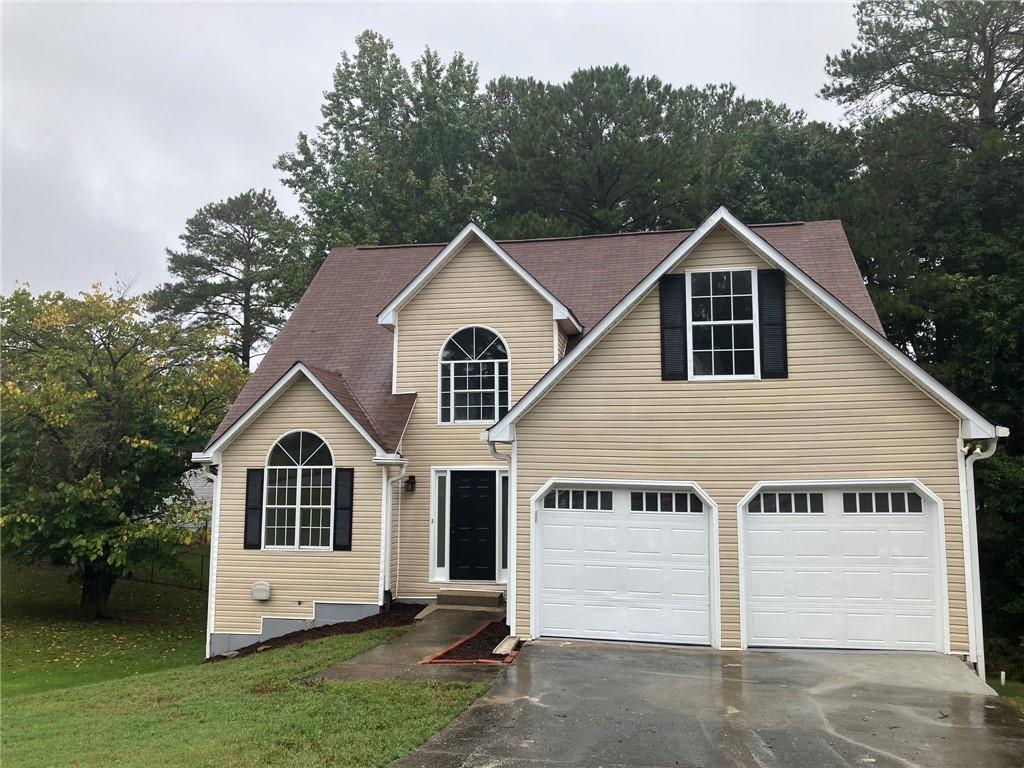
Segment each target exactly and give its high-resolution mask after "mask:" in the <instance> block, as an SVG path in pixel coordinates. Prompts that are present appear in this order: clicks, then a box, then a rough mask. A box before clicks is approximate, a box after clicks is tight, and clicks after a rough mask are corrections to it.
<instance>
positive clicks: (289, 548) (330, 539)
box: [260, 429, 335, 552]
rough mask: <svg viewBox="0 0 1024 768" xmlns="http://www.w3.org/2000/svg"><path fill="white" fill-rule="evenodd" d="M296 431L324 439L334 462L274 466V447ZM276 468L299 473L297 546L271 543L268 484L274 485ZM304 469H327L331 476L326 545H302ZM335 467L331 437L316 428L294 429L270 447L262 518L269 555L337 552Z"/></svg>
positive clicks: (264, 544) (264, 546) (263, 539)
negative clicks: (268, 537) (273, 474)
mask: <svg viewBox="0 0 1024 768" xmlns="http://www.w3.org/2000/svg"><path fill="white" fill-rule="evenodd" d="M295 432H306V433H308V434H310V435H314V436H316V437H319V438H320V439H321V440H323V443H324V447H325V448H327V453H329V454H330V457H331V463H330V464H329V465H327V464H317V465H315V466H314V465H312V464H310V465H309V466H303V465H299V464H297V465H295V466H279V465H276V464H275V465H271V464H270V454H271V453H273V451H274V448H276V447H277V444H278V443H279V442H281V440H283V439H284V438H286V437H288V435H290V434H293V433H295ZM272 469H276V470H280V469H294V470H295V543H294V544H290V545H289V544H267V506H268V505H267V497H268V493H267V483H269V482H270V470H272ZM303 469H326V470H328V472H329V473H330V482H331V493H330V503H329V504H328V512H329V513H328V515H327V519H328V520H329V521H330V532H329V534H328V536H327V545H326V546H319V547H313V546H308V545H307V546H301V545H300V544H299V541H300V539H301V538H302V536H301V527H302V470H303ZM334 470H335V464H334V451H332V450H331V444H330V443H329V442H327V438H325V437H324V436H323V435H321V434H319V433H318V432H315V431H313V430H312V429H290V430H288V431H287V432H285V433H284V434H282V435H279V436H278V437H277V439H275V440H274V442H273V443H271V445H270V449H269V450H268V451H267V458H266V459H265V460H264V462H263V514H262V515H261V517H260V549H262V550H264V551H267V552H295V551H296V550H302V551H303V552H333V551H334V491H335V488H334V475H335V472H334ZM273 506H274V507H280V506H285V505H281V504H274V505H273ZM317 507H318V508H322V507H323V505H322V504H318V505H317Z"/></svg>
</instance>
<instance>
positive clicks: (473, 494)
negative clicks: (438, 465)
mask: <svg viewBox="0 0 1024 768" xmlns="http://www.w3.org/2000/svg"><path fill="white" fill-rule="evenodd" d="M451 475H452V488H451V501H450V509H451V526H452V529H451V538H450V540H449V557H450V560H451V562H450V563H449V567H448V578H450V579H453V580H471V579H474V580H477V581H494V578H495V573H494V553H495V544H496V542H497V532H496V531H497V526H496V524H495V517H496V515H495V510H496V495H495V477H496V475H495V473H494V472H452V473H451Z"/></svg>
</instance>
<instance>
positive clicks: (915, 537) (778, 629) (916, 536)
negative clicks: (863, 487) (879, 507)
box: [742, 490, 942, 650]
mask: <svg viewBox="0 0 1024 768" xmlns="http://www.w3.org/2000/svg"><path fill="white" fill-rule="evenodd" d="M823 493H824V496H825V509H824V512H823V513H819V514H817V515H815V516H814V518H813V519H809V518H808V517H804V518H798V517H796V516H795V515H784V514H780V513H776V514H773V515H770V516H769V515H767V514H765V513H760V514H759V513H757V512H749V511H746V510H745V511H744V512H743V513H742V514H743V527H744V530H743V541H744V556H743V563H742V566H743V574H742V579H743V588H744V593H743V594H744V603H745V606H746V608H745V619H744V620H745V622H746V636H747V643H748V644H749V645H751V646H758V645H764V646H789V647H802V646H805V647H828V648H836V647H838V648H844V647H845V648H899V649H903V650H939V649H941V647H942V639H941V626H942V612H941V604H940V595H941V589H940V584H941V582H940V568H941V560H940V556H939V549H938V546H939V544H938V538H939V535H938V522H937V515H936V510H934V509H932V508H930V507H929V506H928V505H925V509H924V511H923V512H922V513H915V514H911V513H903V514H898V513H890V514H883V513H856V514H854V513H844V512H843V508H842V503H841V493H842V491H840V490H836V491H823ZM886 508H887V507H886ZM809 566H810V567H809Z"/></svg>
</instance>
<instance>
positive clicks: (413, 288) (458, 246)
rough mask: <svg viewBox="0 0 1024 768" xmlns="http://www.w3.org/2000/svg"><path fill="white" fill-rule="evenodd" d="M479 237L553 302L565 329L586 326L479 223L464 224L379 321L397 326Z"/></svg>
mask: <svg viewBox="0 0 1024 768" xmlns="http://www.w3.org/2000/svg"><path fill="white" fill-rule="evenodd" d="M474 239H475V240H479V241H480V242H481V243H483V245H484V246H485V247H486V248H487V249H488V250H489V251H491V252H492V253H493V254H494V255H495V256H496V257H497V258H499V259H500V260H501V261H503V262H504V263H505V265H506V266H508V267H509V268H510V269H511V270H512V271H513V272H515V273H516V274H517V275H518V276H519V277H521V278H522V279H523V281H524V282H526V284H527V285H529V286H530V287H531V288H533V289H534V290H535V291H536V292H537V293H538V294H539V295H540V296H541V298H543V299H544V300H545V301H546V302H548V303H549V304H550V305H551V312H552V317H553V319H554V320H556V321H557V322H558V324H559V325H560V326H562V328H563V330H565V331H566V332H568V333H577V332H579V331H581V330H582V329H583V326H581V325H580V323H579V321H578V320H577V319H576V317H575V316H574V315H573V313H572V311H571V310H570V309H569V308H568V307H567V306H565V305H564V304H563V303H562V302H561V301H559V300H558V299H557V298H555V296H554V294H552V293H551V291H549V290H548V289H547V288H546V287H544V285H543V284H541V282H540V281H538V280H537V278H535V277H534V276H533V275H532V274H530V272H529V271H528V270H527V269H525V268H524V267H523V266H522V265H521V264H520V263H519V262H517V261H516V260H515V259H513V258H512V257H511V256H510V255H509V254H508V252H507V251H505V249H504V248H502V247H501V246H500V245H498V244H497V243H496V242H495V241H494V240H492V239H491V238H490V236H489V235H487V233H485V232H484V231H483V230H482V229H480V227H478V226H477V225H476V224H473V223H469V224H467V225H466V226H465V227H463V229H462V231H461V232H459V234H457V235H456V236H455V238H454V239H453V240H452V241H451V242H450V243H448V245H446V246H445V247H444V248H443V249H441V252H440V253H438V254H437V256H435V257H434V258H433V259H432V260H431V261H430V263H429V264H427V265H426V267H424V268H423V269H422V270H421V271H420V272H419V274H417V275H416V276H415V277H414V278H413V279H412V280H411V281H410V282H409V283H408V284H407V285H406V286H405V287H404V288H403V289H402V290H401V291H400V292H399V293H398V295H397V296H395V298H394V299H392V300H391V302H390V303H389V304H388V305H387V306H386V307H384V309H382V310H381V311H380V312H379V313H378V314H377V322H378V323H380V324H381V325H384V326H387V327H388V328H394V327H395V324H396V323H397V321H398V312H399V311H400V310H401V309H402V307H404V306H405V305H406V304H408V303H409V301H411V300H412V298H413V297H414V296H415V295H416V294H417V293H419V291H420V290H421V289H422V288H423V286H425V285H426V284H427V283H428V282H430V279H431V278H432V277H433V276H434V275H435V274H437V272H438V271H439V270H441V269H443V268H444V265H445V264H447V263H448V261H449V260H450V259H451V258H452V257H453V256H455V254H457V253H459V252H460V251H461V250H462V249H463V248H465V247H466V245H468V244H469V243H470V242H472V241H473V240H474Z"/></svg>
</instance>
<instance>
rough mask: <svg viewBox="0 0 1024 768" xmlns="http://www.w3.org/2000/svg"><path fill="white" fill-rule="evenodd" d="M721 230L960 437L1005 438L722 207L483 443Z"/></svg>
mask: <svg viewBox="0 0 1024 768" xmlns="http://www.w3.org/2000/svg"><path fill="white" fill-rule="evenodd" d="M719 227H725V228H726V229H727V230H729V231H730V232H732V233H733V234H734V235H735V236H736V237H737V238H739V239H740V240H741V241H742V242H744V243H745V244H746V245H747V246H748V247H749V248H750V249H751V250H753V251H754V252H755V253H757V254H759V255H760V256H761V257H762V258H764V259H765V260H766V261H767V262H768V263H769V264H772V265H773V266H775V267H776V268H778V269H781V270H782V271H783V272H785V273H786V276H787V278H788V279H789V280H791V281H792V282H793V283H794V284H795V285H797V287H799V288H800V289H801V290H803V291H804V293H806V294H807V295H808V296H810V297H811V298H812V299H813V300H814V301H816V302H817V303H818V304H820V305H821V306H822V307H824V308H825V309H826V310H827V311H828V312H830V313H831V314H832V315H833V316H834V317H836V319H838V320H839V321H840V322H841V323H843V325H845V326H846V327H847V328H848V329H849V330H850V331H852V332H853V333H854V335H856V336H858V337H859V338H860V339H861V340H862V341H863V342H865V343H866V344H867V345H868V346H869V347H871V348H872V349H874V350H875V352H877V353H878V354H879V356H880V357H882V359H884V360H886V361H888V362H889V363H890V364H891V365H892V366H893V367H894V368H896V370H898V371H900V372H901V373H902V374H903V375H904V376H906V377H907V378H908V379H909V380H910V381H912V382H913V383H914V384H915V385H917V386H918V387H919V388H920V389H921V390H923V391H924V392H925V393H927V394H928V395H930V396H931V397H932V398H934V399H935V400H936V401H937V402H938V403H940V404H942V405H943V406H945V407H946V408H947V409H948V410H949V411H950V412H951V413H953V414H955V415H956V416H957V417H958V418H960V419H961V420H962V422H963V426H962V428H961V436H962V437H964V438H991V437H1003V436H1005V435H1007V434H1008V431H1007V430H1006V428H1005V427H998V426H996V425H995V424H993V423H992V422H990V421H988V420H987V419H986V418H985V417H984V416H982V415H981V414H980V413H978V412H977V411H976V410H974V409H973V408H971V406H969V405H968V404H967V403H965V402H964V401H963V400H961V399H960V398H959V397H957V395H955V394H954V393H953V392H951V391H950V390H949V389H947V388H946V387H945V386H943V385H942V384H941V383H940V382H939V381H938V380H937V379H935V378H934V377H933V376H931V375H930V374H929V373H927V372H926V371H925V370H924V369H923V368H921V366H919V365H917V363H915V362H914V361H913V360H911V359H910V358H908V357H907V356H906V355H904V354H903V353H902V352H900V351H899V350H898V349H896V347H894V346H893V345H892V344H890V343H889V342H888V341H887V340H886V339H885V336H884V335H883V334H882V333H881V329H880V328H879V327H877V326H874V325H872V324H871V323H869V322H868V321H867V320H866V318H865V317H863V316H861V315H859V314H858V313H857V312H855V311H853V310H852V308H851V307H849V306H848V305H847V304H845V303H844V302H842V301H840V300H838V299H837V297H836V295H835V294H834V293H833V292H830V291H829V290H827V289H825V287H824V286H823V283H822V281H821V280H820V279H815V277H814V276H813V275H808V273H807V272H806V271H804V270H803V269H802V268H801V267H800V266H799V265H797V264H795V263H794V262H793V260H792V259H791V258H789V255H788V254H786V253H784V252H782V251H781V250H780V249H779V248H778V246H776V245H775V244H774V243H772V242H771V239H770V238H768V237H767V236H765V235H766V233H765V232H763V231H758V228H757V227H748V226H747V225H746V224H744V223H743V222H741V221H740V220H739V219H737V218H736V217H735V216H733V215H732V214H731V213H730V212H729V211H728V209H726V208H725V207H721V208H719V209H718V210H717V211H715V212H714V213H712V214H711V215H710V216H708V218H706V219H705V220H704V222H703V223H702V224H701V225H700V226H699V227H698V228H697V229H696V230H695V231H694V232H693V233H692V234H691V235H690V237H688V238H686V239H685V240H684V241H683V242H681V243H680V244H679V245H678V246H677V247H676V248H674V249H673V250H672V252H671V253H669V254H668V255H667V256H666V257H665V258H664V259H663V260H662V261H661V262H660V263H659V264H658V266H657V267H656V268H655V269H653V270H651V272H649V273H648V274H647V275H646V276H645V277H644V279H643V280H641V281H640V282H639V283H637V284H636V285H635V286H634V287H633V288H632V290H630V291H629V292H628V293H626V294H625V295H624V296H622V298H621V299H620V300H619V301H618V302H617V303H616V305H615V307H614V308H612V310H611V311H610V312H608V313H607V314H606V315H605V316H604V317H602V318H601V320H600V321H599V322H598V323H597V325H596V326H594V328H593V329H592V332H590V333H588V334H587V335H586V336H584V337H583V339H582V340H581V341H580V343H579V344H577V346H576V347H575V348H573V349H572V350H571V351H570V352H568V353H567V354H566V355H565V356H564V357H563V358H562V359H561V360H559V361H558V363H557V364H555V365H554V366H553V367H552V368H551V369H550V370H549V371H548V372H547V373H546V374H545V375H544V376H542V377H541V379H540V381H538V382H537V383H536V384H535V385H534V386H533V387H532V388H531V389H530V390H529V391H528V392H527V393H526V395H524V396H523V397H522V398H520V400H519V401H518V402H517V403H515V404H514V405H513V407H512V408H511V409H510V410H509V412H508V413H507V414H505V416H503V417H502V418H501V419H500V420H499V421H498V422H497V423H496V424H495V425H494V426H492V427H491V428H490V429H488V430H487V439H488V440H490V441H493V442H510V441H511V440H512V439H513V438H514V434H515V430H514V428H515V423H516V422H517V421H518V420H519V419H520V418H522V417H523V416H524V415H525V414H526V413H527V412H528V411H529V410H530V408H532V407H533V405H534V404H535V403H536V402H537V401H538V400H540V399H541V398H542V397H544V395H545V394H547V392H548V391H550V389H551V388H552V387H553V386H555V384H557V383H558V381H559V380H560V379H561V378H562V377H563V376H564V375H565V374H566V373H567V372H568V371H569V370H570V369H572V367H573V366H574V365H575V364H576V363H577V361H579V360H580V359H581V358H582V357H583V356H584V355H585V354H586V353H587V350H588V349H590V348H591V347H593V346H594V345H595V344H598V343H599V342H600V341H601V339H602V338H603V337H604V336H605V334H606V333H607V332H608V331H610V330H611V329H612V328H614V327H615V325H616V324H617V323H618V321H619V320H620V319H621V318H622V317H623V316H625V315H626V314H627V313H628V312H629V311H630V310H631V309H633V307H635V306H636V305H637V304H638V303H639V302H640V301H641V300H642V299H643V297H644V296H646V295H647V293H648V292H649V291H650V290H652V289H653V288H654V286H655V285H657V282H658V279H659V278H660V277H661V276H662V275H664V274H666V273H667V272H669V271H670V270H672V269H674V268H675V267H676V266H677V265H678V264H679V263H680V262H681V261H682V260H683V259H685V258H686V255H687V254H688V253H689V252H690V251H691V250H692V249H693V248H695V247H696V246H697V245H698V244H699V243H700V242H701V241H702V240H703V239H704V238H705V237H707V236H708V235H709V234H710V233H711V232H713V231H715V230H716V229H717V228H719ZM823 277H824V276H823Z"/></svg>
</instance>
